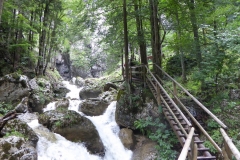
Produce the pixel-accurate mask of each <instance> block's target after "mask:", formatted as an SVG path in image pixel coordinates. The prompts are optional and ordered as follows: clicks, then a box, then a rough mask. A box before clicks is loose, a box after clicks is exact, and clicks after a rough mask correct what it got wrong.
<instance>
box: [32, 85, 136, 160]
mask: <svg viewBox="0 0 240 160" xmlns="http://www.w3.org/2000/svg"><path fill="white" fill-rule="evenodd" d="M64 84H65V85H66V87H67V88H68V89H70V92H69V93H68V94H67V95H66V97H70V99H74V100H69V101H70V105H69V110H74V111H76V112H78V113H79V114H81V115H84V114H83V113H81V112H79V111H78V106H79V104H80V103H81V101H80V100H79V91H80V89H81V88H77V87H76V86H75V85H71V84H69V82H67V81H64ZM54 105H55V102H51V103H50V104H48V106H47V108H46V109H45V110H44V111H47V110H53V109H55V107H54ZM115 109H116V102H112V103H111V104H110V105H109V106H108V108H107V110H106V111H105V113H104V114H103V115H101V116H95V117H90V116H86V117H87V118H88V119H89V120H91V121H92V123H93V124H94V125H95V126H96V129H97V131H98V133H99V135H100V137H101V140H102V142H103V144H104V147H105V150H106V151H105V156H104V157H103V158H101V157H99V156H96V155H91V154H89V153H88V151H87V149H86V148H85V146H84V145H83V144H80V143H74V142H71V141H68V140H66V139H65V138H64V137H62V136H61V135H59V134H56V133H52V132H49V131H48V130H47V129H46V128H44V127H42V125H40V124H39V123H38V120H33V121H31V122H30V123H28V124H29V126H30V127H32V128H33V129H34V131H35V132H36V133H37V134H38V137H39V141H38V144H37V151H38V159H39V160H130V159H131V156H132V151H130V150H128V149H126V148H124V146H123V144H122V143H121V141H120V139H119V137H118V133H119V130H120V129H119V127H118V125H117V124H116V122H115Z"/></svg>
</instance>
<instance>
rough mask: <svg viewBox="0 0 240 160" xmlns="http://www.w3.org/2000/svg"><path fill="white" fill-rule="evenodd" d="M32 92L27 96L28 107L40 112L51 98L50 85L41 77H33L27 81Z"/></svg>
mask: <svg viewBox="0 0 240 160" xmlns="http://www.w3.org/2000/svg"><path fill="white" fill-rule="evenodd" d="M29 85H30V88H31V89H32V92H31V94H30V96H29V107H30V108H31V109H32V111H33V112H38V113H42V112H43V108H44V107H45V105H46V104H48V103H49V102H50V101H51V99H53V92H52V85H51V83H50V82H49V81H47V80H45V79H43V78H34V79H31V80H30V81H29Z"/></svg>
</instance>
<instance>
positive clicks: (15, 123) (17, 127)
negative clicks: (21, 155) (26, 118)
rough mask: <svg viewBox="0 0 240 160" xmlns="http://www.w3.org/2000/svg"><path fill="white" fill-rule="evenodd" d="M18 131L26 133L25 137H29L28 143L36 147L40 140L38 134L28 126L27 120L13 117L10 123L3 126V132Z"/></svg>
mask: <svg viewBox="0 0 240 160" xmlns="http://www.w3.org/2000/svg"><path fill="white" fill-rule="evenodd" d="M12 131H16V132H19V133H21V134H22V135H24V138H26V139H27V141H26V143H27V144H28V145H30V146H33V147H34V148H35V147H36V145H37V142H38V136H37V135H36V133H35V132H34V131H33V130H32V128H30V127H29V126H28V124H27V123H26V122H23V121H21V120H20V119H18V118H17V119H13V120H10V121H8V123H7V124H6V125H5V126H4V127H3V129H2V133H3V134H6V133H11V132H12Z"/></svg>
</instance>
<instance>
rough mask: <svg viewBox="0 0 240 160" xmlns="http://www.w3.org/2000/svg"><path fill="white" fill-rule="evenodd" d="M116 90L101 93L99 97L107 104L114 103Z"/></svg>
mask: <svg viewBox="0 0 240 160" xmlns="http://www.w3.org/2000/svg"><path fill="white" fill-rule="evenodd" d="M116 95H117V90H115V89H113V90H111V91H106V92H103V93H101V94H100V95H99V97H100V98H101V99H103V100H105V101H107V102H109V103H110V102H112V101H116Z"/></svg>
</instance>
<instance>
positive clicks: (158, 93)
mask: <svg viewBox="0 0 240 160" xmlns="http://www.w3.org/2000/svg"><path fill="white" fill-rule="evenodd" d="M156 88H157V103H158V106H159V105H161V96H160V87H159V86H158V84H156Z"/></svg>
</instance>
